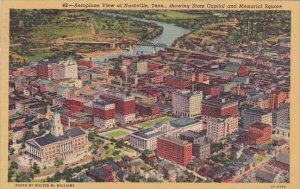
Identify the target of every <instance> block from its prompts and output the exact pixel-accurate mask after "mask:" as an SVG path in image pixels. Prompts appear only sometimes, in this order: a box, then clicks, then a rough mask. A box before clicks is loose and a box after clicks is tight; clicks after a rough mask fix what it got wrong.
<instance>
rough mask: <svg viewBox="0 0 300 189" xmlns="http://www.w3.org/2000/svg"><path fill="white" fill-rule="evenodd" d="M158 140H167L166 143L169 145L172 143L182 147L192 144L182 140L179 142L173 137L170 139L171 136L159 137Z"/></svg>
mask: <svg viewBox="0 0 300 189" xmlns="http://www.w3.org/2000/svg"><path fill="white" fill-rule="evenodd" d="M159 138H161V139H163V140H167V141H169V142H171V143H174V144H178V145H181V146H184V145H187V144H192V143H189V142H187V141H184V140H181V139H179V138H175V137H172V136H169V135H164V136H160V137H159Z"/></svg>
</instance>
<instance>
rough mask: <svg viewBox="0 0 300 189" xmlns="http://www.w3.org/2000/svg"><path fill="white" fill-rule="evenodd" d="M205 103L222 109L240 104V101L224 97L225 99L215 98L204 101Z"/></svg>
mask: <svg viewBox="0 0 300 189" xmlns="http://www.w3.org/2000/svg"><path fill="white" fill-rule="evenodd" d="M203 103H205V104H209V105H213V106H218V107H221V106H224V105H233V104H238V101H237V100H235V99H229V98H225V97H224V98H213V99H209V100H204V101H203Z"/></svg>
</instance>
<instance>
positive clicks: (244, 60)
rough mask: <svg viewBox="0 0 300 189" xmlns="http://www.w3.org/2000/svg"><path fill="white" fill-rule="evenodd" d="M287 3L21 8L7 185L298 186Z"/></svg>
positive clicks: (12, 60) (14, 18)
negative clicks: (240, 7)
mask: <svg viewBox="0 0 300 189" xmlns="http://www.w3.org/2000/svg"><path fill="white" fill-rule="evenodd" d="M290 25H291V13H290V12H289V11H216V10H214V11H213V10H201V11H196V10H189V11H178V10H165V11H161V10H160V11H158V10H157V11H156V10H151V11H125V10H124V11H113V10H110V11H103V10H101V11H100V10H56V9H36V10H25V9H11V10H10V49H9V50H10V51H9V125H8V127H7V129H8V131H9V141H8V146H9V151H8V154H9V157H8V159H9V168H8V181H9V182H144V183H153V182H164V183H165V182H177V183H211V182H218V183H289V182H290V172H289V170H290V147H289V145H290V144H289V137H290V132H289V131H290V104H289V101H290V39H291V31H290V30H291V29H290V27H291V26H290Z"/></svg>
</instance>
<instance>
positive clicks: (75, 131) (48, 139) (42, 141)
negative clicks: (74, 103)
mask: <svg viewBox="0 0 300 189" xmlns="http://www.w3.org/2000/svg"><path fill="white" fill-rule="evenodd" d="M82 134H85V132H84V131H83V130H82V129H81V128H72V129H69V130H66V131H65V132H64V135H62V136H59V137H56V136H54V135H51V134H47V135H45V136H43V137H39V138H35V139H34V141H36V142H37V143H38V144H39V145H40V146H45V145H48V144H52V143H55V142H58V141H63V140H66V139H68V138H69V136H70V137H76V136H79V135H82Z"/></svg>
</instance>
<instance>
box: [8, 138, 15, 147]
mask: <svg viewBox="0 0 300 189" xmlns="http://www.w3.org/2000/svg"><path fill="white" fill-rule="evenodd" d="M13 143H14V141H13V140H12V139H9V141H8V146H9V147H10V146H11V145H13Z"/></svg>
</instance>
